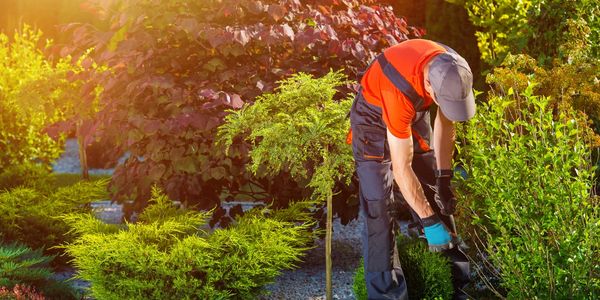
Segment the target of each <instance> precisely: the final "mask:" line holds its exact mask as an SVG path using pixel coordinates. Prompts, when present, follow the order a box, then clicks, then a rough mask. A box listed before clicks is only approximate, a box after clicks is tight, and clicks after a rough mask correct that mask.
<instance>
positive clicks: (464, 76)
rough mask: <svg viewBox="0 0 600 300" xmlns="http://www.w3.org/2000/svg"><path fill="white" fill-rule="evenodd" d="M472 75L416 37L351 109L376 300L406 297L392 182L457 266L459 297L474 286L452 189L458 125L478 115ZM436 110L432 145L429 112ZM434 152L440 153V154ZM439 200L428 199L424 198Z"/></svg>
mask: <svg viewBox="0 0 600 300" xmlns="http://www.w3.org/2000/svg"><path fill="white" fill-rule="evenodd" d="M472 82H473V76H472V73H471V70H470V68H469V65H468V64H467V62H466V61H465V60H464V58H462V57H461V56H460V55H458V54H457V53H456V52H454V50H452V49H450V48H448V47H446V46H444V45H442V44H438V43H436V42H433V41H429V40H424V39H413V40H407V41H404V42H402V43H400V44H398V45H395V46H392V47H390V48H388V49H386V50H385V51H384V52H383V53H382V54H381V55H379V56H378V57H377V59H375V60H374V61H373V62H372V63H371V65H370V66H369V67H368V68H367V70H366V71H365V73H364V75H363V77H362V79H361V87H360V90H359V92H358V94H357V96H356V99H355V100H354V103H353V105H352V109H351V113H350V120H351V127H352V133H353V136H354V137H353V139H352V148H353V152H354V159H355V162H356V169H357V173H358V177H359V181H360V195H359V198H360V203H361V212H362V214H363V215H364V217H365V229H364V235H363V257H364V260H365V280H366V283H367V293H368V297H369V299H407V298H408V294H407V287H406V282H405V279H404V274H403V272H402V268H401V266H400V263H399V259H398V252H397V251H398V250H397V247H396V243H395V231H396V230H397V225H396V222H395V220H394V218H393V217H391V215H390V208H391V206H392V204H393V202H394V201H399V199H394V197H393V182H394V180H395V182H396V183H397V184H398V187H399V188H400V192H401V193H402V196H403V197H404V199H405V200H406V202H407V203H408V205H409V206H410V207H411V208H412V210H413V211H414V213H416V215H418V217H419V218H420V220H421V224H422V225H423V228H424V232H425V238H426V239H427V242H428V244H429V246H430V249H431V250H432V251H443V252H444V253H445V254H446V255H447V256H448V257H449V258H450V260H451V261H452V262H453V272H452V273H453V283H454V286H455V293H454V297H455V298H458V299H461V298H464V297H465V295H464V294H463V293H462V291H461V288H462V287H463V286H464V285H465V284H466V283H467V282H468V280H469V274H468V273H469V267H468V262H467V261H466V259H465V257H464V254H462V252H460V250H459V249H458V247H455V246H456V245H455V244H456V239H455V238H456V232H451V230H449V228H452V227H453V226H452V225H453V219H452V217H451V215H452V213H453V211H454V207H455V202H456V200H455V197H454V195H453V194H452V191H451V190H450V179H451V177H452V174H453V172H452V171H451V168H452V153H453V149H454V125H453V121H466V120H468V119H470V118H472V117H473V115H474V114H475V100H474V96H473V90H472ZM433 103H435V104H437V105H438V107H439V109H438V110H437V115H436V118H435V124H434V125H435V126H434V131H433V145H432V146H433V147H431V146H430V143H429V141H430V133H431V130H432V129H431V126H430V124H429V120H430V117H429V111H428V109H429V107H430V106H431V105H432V104H433ZM433 149H435V152H434V151H433ZM426 193H427V194H428V195H435V197H432V196H430V197H426V196H425V194H426Z"/></svg>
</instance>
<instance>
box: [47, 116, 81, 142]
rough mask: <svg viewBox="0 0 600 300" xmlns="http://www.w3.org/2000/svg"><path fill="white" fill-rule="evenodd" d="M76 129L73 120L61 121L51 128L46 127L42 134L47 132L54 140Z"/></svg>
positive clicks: (51, 125)
mask: <svg viewBox="0 0 600 300" xmlns="http://www.w3.org/2000/svg"><path fill="white" fill-rule="evenodd" d="M74 128H75V122H74V121H73V120H67V121H60V122H56V123H53V124H50V125H49V126H46V127H45V128H44V129H42V132H45V133H46V134H47V135H48V136H50V137H51V138H52V139H55V140H56V139H58V136H59V135H60V134H61V133H68V132H69V131H71V130H73V129H74Z"/></svg>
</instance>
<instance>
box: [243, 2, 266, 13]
mask: <svg viewBox="0 0 600 300" xmlns="http://www.w3.org/2000/svg"><path fill="white" fill-rule="evenodd" d="M242 5H243V6H244V7H245V8H246V9H247V10H248V12H250V13H251V14H254V15H258V14H260V13H262V12H264V11H265V6H264V5H263V4H262V2H260V1H244V2H243V3H242Z"/></svg>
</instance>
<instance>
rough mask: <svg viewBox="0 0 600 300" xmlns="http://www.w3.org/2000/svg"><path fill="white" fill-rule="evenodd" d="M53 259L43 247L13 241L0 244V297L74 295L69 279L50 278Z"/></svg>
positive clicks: (55, 297) (29, 297)
mask: <svg viewBox="0 0 600 300" xmlns="http://www.w3.org/2000/svg"><path fill="white" fill-rule="evenodd" d="M53 259H54V257H53V256H44V255H43V253H42V249H38V250H31V248H29V247H26V246H23V245H20V244H16V243H13V244H0V299H27V300H30V299H38V298H36V297H41V298H42V299H43V297H48V298H49V299H77V298H78V297H77V295H76V293H75V291H74V289H73V288H72V287H71V286H70V285H69V284H68V283H66V282H63V281H59V280H56V279H53V277H52V275H53V273H52V268H51V267H50V262H52V260H53ZM1 288H3V289H1ZM36 291H37V292H36ZM38 293H41V294H42V295H43V296H40V295H37V294H38ZM11 295H12V296H14V297H13V298H11V297H10V296H11ZM17 296H20V297H21V298H19V297H17Z"/></svg>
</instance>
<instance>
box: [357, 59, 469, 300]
mask: <svg viewBox="0 0 600 300" xmlns="http://www.w3.org/2000/svg"><path fill="white" fill-rule="evenodd" d="M376 59H377V60H378V61H379V64H380V66H381V67H382V70H383V73H384V74H385V76H386V77H387V78H388V79H389V80H390V81H391V82H392V83H393V84H394V86H395V87H396V88H398V89H399V90H400V91H401V92H402V93H403V94H404V95H406V96H407V97H408V98H409V99H410V100H411V102H412V103H413V105H414V107H415V111H417V113H416V116H415V118H414V119H413V122H412V133H413V140H414V156H413V162H412V168H413V170H414V172H415V174H416V175H417V177H418V179H419V181H420V182H421V185H422V187H423V190H424V192H425V195H426V197H427V200H428V201H429V203H430V205H431V207H432V208H433V209H434V210H435V211H436V213H437V214H438V216H440V218H441V219H442V221H444V222H445V223H446V225H447V226H448V228H451V227H450V221H449V219H448V217H446V216H444V215H442V214H441V213H440V212H439V208H438V206H437V204H436V203H435V200H434V195H435V191H434V190H433V189H432V188H431V187H432V186H435V184H436V180H435V175H434V171H435V169H436V161H435V155H434V152H433V149H431V148H430V147H429V146H428V145H429V144H430V143H429V141H430V136H431V125H430V114H429V111H428V110H427V109H428V108H427V107H424V100H423V99H422V98H421V97H420V96H419V95H418V94H417V93H416V91H415V90H414V88H413V87H412V86H411V85H410V84H409V83H408V82H407V81H406V80H405V79H404V77H403V76H402V75H401V74H400V73H399V72H398V71H397V70H396V69H395V68H394V67H393V66H392V65H391V64H389V63H388V61H387V59H385V56H384V55H383V54H381V55H379V56H378V57H377V58H376ZM350 124H351V127H352V134H353V138H352V150H353V153H354V160H355V162H356V171H357V174H358V178H359V186H360V189H359V199H360V207H361V213H362V214H363V216H364V220H365V228H364V230H363V243H362V244H363V258H364V261H365V265H364V267H365V280H366V284H367V294H368V297H369V299H408V293H407V287H406V281H405V279H404V273H403V272H402V268H401V266H400V261H399V258H398V249H397V247H396V243H395V241H396V236H395V235H396V231H397V230H398V226H397V222H396V220H395V218H394V217H392V215H393V212H391V209H392V207H396V206H395V205H393V202H394V201H400V199H394V192H393V183H394V177H393V175H392V168H391V167H392V162H391V159H390V151H389V146H388V143H387V131H386V125H385V123H384V122H383V119H382V111H381V108H380V107H378V106H375V105H372V104H370V103H368V102H367V101H366V100H365V99H364V97H363V95H362V89H360V90H359V92H358V94H357V96H356V98H355V99H354V103H353V105H352V109H351V111H350ZM417 141H421V142H417ZM423 141H424V142H425V143H423ZM412 215H413V216H416V214H415V213H414V212H412ZM458 251H460V250H459V249H456V247H455V248H454V249H453V250H449V252H448V253H445V254H446V255H447V256H448V257H449V258H450V260H451V261H452V262H453V268H452V269H453V272H452V273H453V281H454V284H455V289H456V288H462V287H463V286H464V285H465V284H466V283H467V282H468V281H469V264H468V261H467V259H466V257H464V254H462V253H461V252H458ZM461 254H462V255H461ZM457 296H458V295H457ZM458 298H460V297H458Z"/></svg>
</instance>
